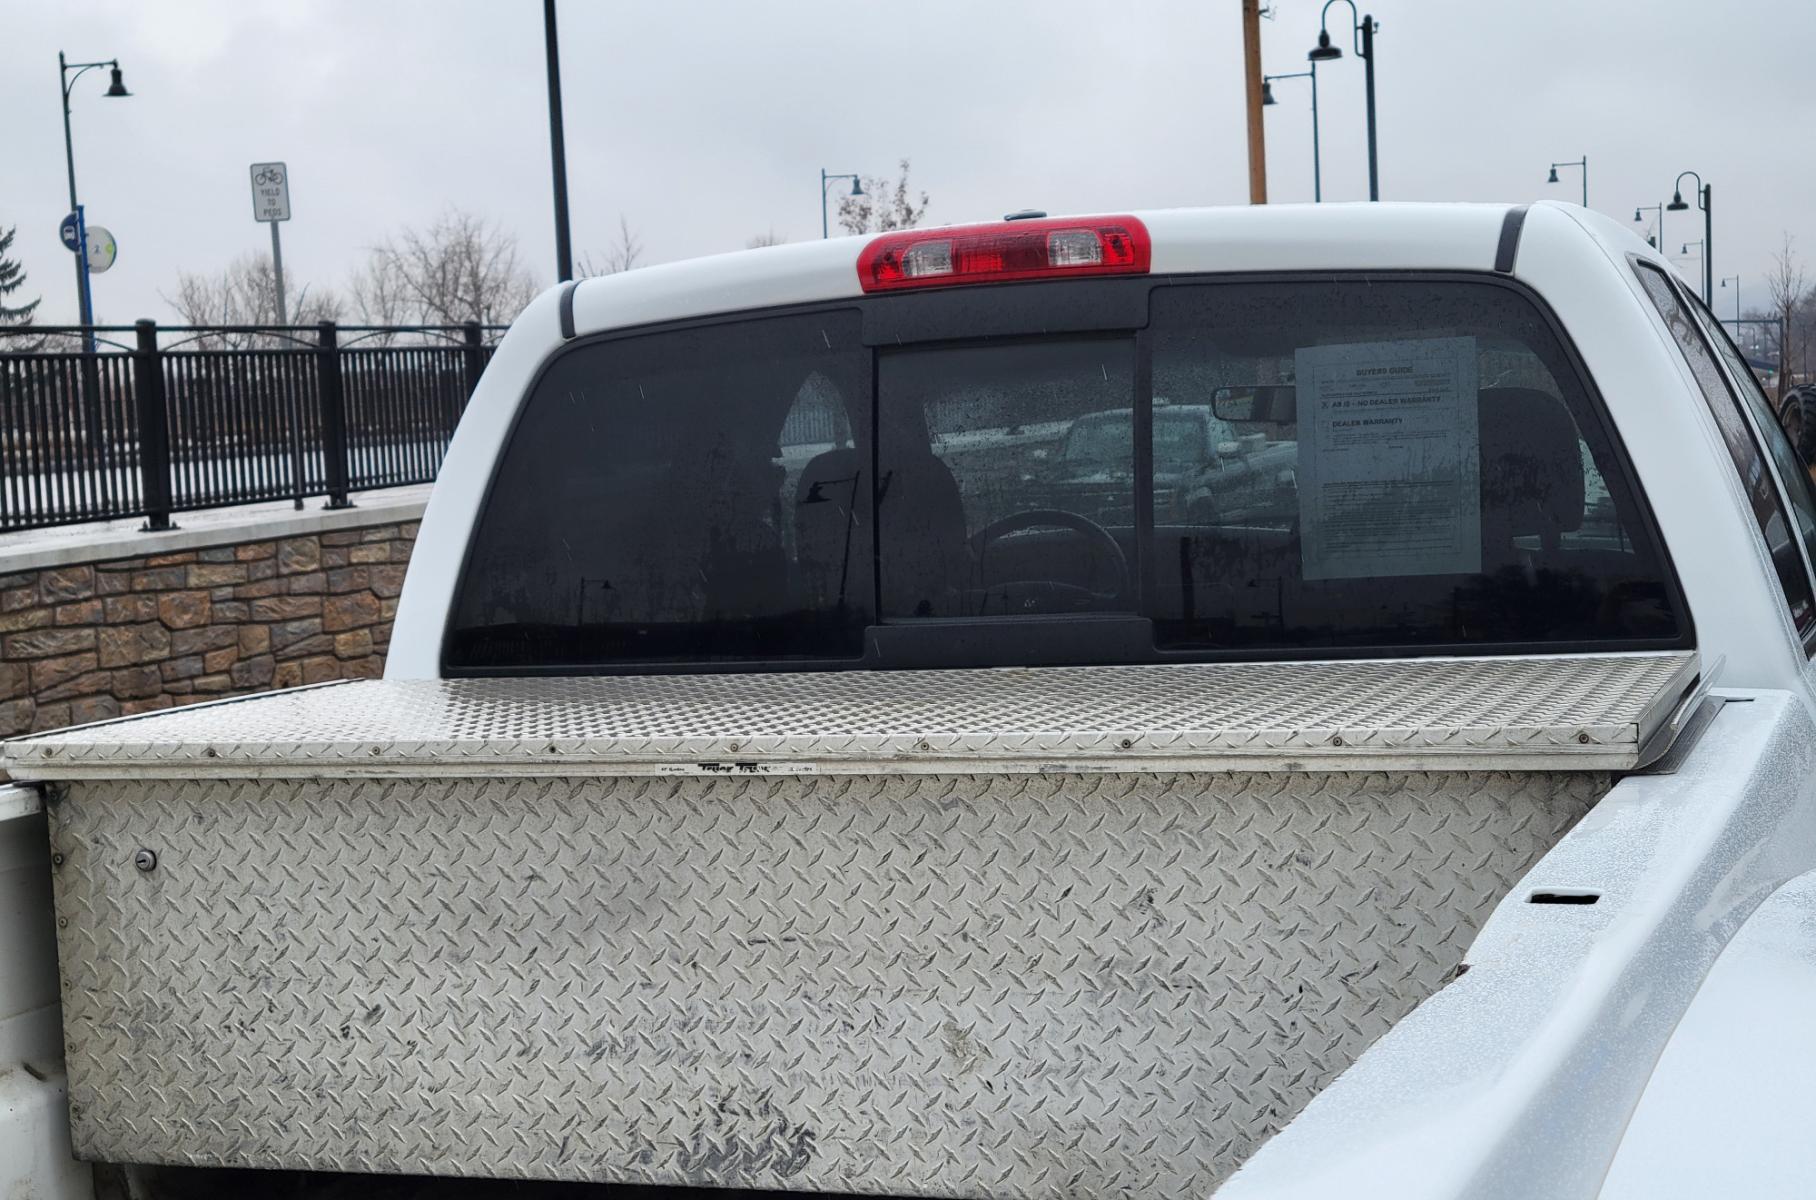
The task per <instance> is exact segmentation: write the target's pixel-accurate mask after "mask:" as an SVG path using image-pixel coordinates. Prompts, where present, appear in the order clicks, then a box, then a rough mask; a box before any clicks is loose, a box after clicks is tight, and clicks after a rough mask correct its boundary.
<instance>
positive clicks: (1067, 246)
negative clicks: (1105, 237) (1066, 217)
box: [1047, 229, 1103, 267]
mask: <svg viewBox="0 0 1816 1200" xmlns="http://www.w3.org/2000/svg"><path fill="white" fill-rule="evenodd" d="M1101 262H1103V243H1102V242H1100V241H1098V239H1097V234H1096V233H1095V232H1094V231H1092V230H1089V229H1056V230H1054V231H1053V232H1052V233H1049V234H1048V235H1047V265H1048V266H1050V267H1094V266H1097V265H1098V264H1099V263H1101Z"/></svg>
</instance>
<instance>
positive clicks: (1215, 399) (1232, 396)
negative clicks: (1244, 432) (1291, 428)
mask: <svg viewBox="0 0 1816 1200" xmlns="http://www.w3.org/2000/svg"><path fill="white" fill-rule="evenodd" d="M1211 411H1212V412H1214V413H1216V414H1217V417H1218V419H1219V420H1224V421H1264V422H1266V423H1268V424H1270V425H1291V424H1293V423H1294V422H1296V421H1297V420H1298V419H1299V398H1298V389H1296V388H1295V387H1293V385H1292V384H1290V383H1258V384H1254V385H1252V386H1248V387H1226V388H1218V389H1217V391H1216V392H1215V393H1214V394H1213V395H1212V397H1211Z"/></svg>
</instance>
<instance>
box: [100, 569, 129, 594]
mask: <svg viewBox="0 0 1816 1200" xmlns="http://www.w3.org/2000/svg"><path fill="white" fill-rule="evenodd" d="M130 591H132V572H131V571H97V572H95V593H96V594H97V595H101V596H121V595H124V594H126V593H127V592H130Z"/></svg>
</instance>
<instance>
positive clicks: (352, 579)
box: [328, 567, 384, 594]
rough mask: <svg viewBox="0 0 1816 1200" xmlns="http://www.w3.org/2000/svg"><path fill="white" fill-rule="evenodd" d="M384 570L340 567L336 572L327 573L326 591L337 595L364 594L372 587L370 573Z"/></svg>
mask: <svg viewBox="0 0 1816 1200" xmlns="http://www.w3.org/2000/svg"><path fill="white" fill-rule="evenodd" d="M383 569H384V568H382V567H379V568H374V567H342V568H341V569H340V570H338V571H330V572H328V590H329V591H330V592H334V593H337V594H340V593H346V592H364V591H368V590H370V589H371V587H372V572H373V571H374V570H383Z"/></svg>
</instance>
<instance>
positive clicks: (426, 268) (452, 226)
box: [354, 208, 538, 325]
mask: <svg viewBox="0 0 1816 1200" xmlns="http://www.w3.org/2000/svg"><path fill="white" fill-rule="evenodd" d="M537 290H538V288H537V283H536V278H535V276H534V275H532V274H531V273H530V270H529V268H528V267H526V266H524V264H523V259H522V256H521V255H520V254H519V253H518V249H517V239H516V237H515V236H513V235H512V234H510V233H507V232H505V231H504V230H502V229H499V228H498V227H496V226H494V225H491V224H489V223H488V222H486V221H485V220H483V219H481V218H480V217H477V216H474V215H473V214H471V213H466V212H462V211H460V210H459V209H455V208H450V209H448V210H446V211H445V212H443V213H442V214H441V216H439V217H437V218H436V219H435V221H434V222H433V223H432V224H431V225H429V227H428V228H426V229H404V230H402V231H400V232H399V233H397V234H395V235H394V236H392V237H389V238H387V239H385V240H384V241H383V242H380V243H379V244H378V245H377V246H374V247H373V248H372V254H371V257H370V258H369V259H368V261H367V263H366V266H365V268H364V269H363V270H362V271H361V272H360V273H359V274H358V276H357V277H356V278H355V281H354V297H355V300H356V302H357V304H358V306H359V307H358V311H359V315H360V319H361V320H362V321H365V322H367V323H369V324H374V325H383V324H398V323H400V322H402V321H408V322H411V323H414V324H420V325H458V324H461V323H462V322H465V321H478V322H479V323H480V324H482V325H502V324H506V323H508V322H509V321H510V320H512V318H514V317H516V316H517V314H518V313H520V312H522V311H523V308H524V305H526V304H528V303H529V302H530V301H531V300H532V299H534V298H535V295H536V292H537Z"/></svg>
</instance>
